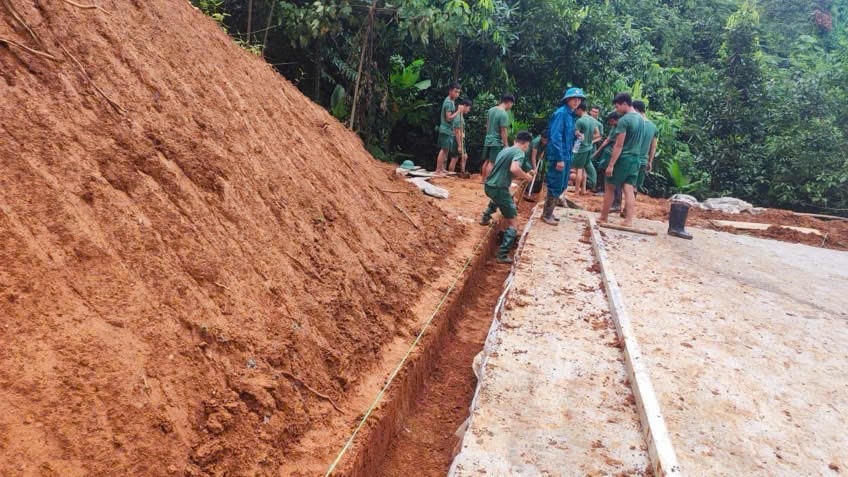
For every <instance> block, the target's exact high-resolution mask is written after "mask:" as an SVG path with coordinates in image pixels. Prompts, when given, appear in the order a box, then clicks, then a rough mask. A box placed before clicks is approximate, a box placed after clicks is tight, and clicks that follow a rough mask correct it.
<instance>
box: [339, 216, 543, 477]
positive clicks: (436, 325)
mask: <svg viewBox="0 0 848 477" xmlns="http://www.w3.org/2000/svg"><path fill="white" fill-rule="evenodd" d="M533 205H534V204H533V203H528V202H521V203H519V211H520V212H519V213H520V215H519V218H520V222H519V227H523V226H524V222H525V221H526V218H527V217H528V216H529V214H530V211H531V209H532V207H533ZM498 245H499V242H498V236H497V234H496V233H495V232H494V230H492V231H491V232H490V233H489V234H488V236H487V237H486V238H485V239H484V241H483V242H482V246H481V247H480V249H479V250H478V252H477V253H476V254H475V255H474V257H473V258H472V261H471V264H470V266H469V267H468V269H467V270H466V272H465V275H464V276H463V277H461V279H460V281H459V283H458V284H457V288H456V289H455V290H454V291H453V292H452V293H451V294H450V295H449V297H448V299H447V302H446V303H445V305H444V306H443V307H442V311H441V312H440V313H439V314H438V315H437V316H436V317H435V319H434V320H433V322H432V324H431V326H430V328H429V329H428V331H427V333H425V335H424V336H423V338H422V341H421V342H420V343H419V346H418V350H417V351H416V352H415V353H413V355H412V356H411V357H410V358H409V360H408V361H407V363H406V364H405V365H404V368H403V370H402V371H401V372H400V373H399V374H398V376H397V378H396V379H395V380H394V382H393V383H392V385H391V386H390V388H389V390H388V391H387V393H386V395H385V396H384V398H383V399H382V401H381V404H380V405H379V407H378V409H377V410H376V411H375V413H374V414H373V416H372V417H371V419H370V420H369V422H368V426H367V429H363V431H362V432H360V433H359V436H357V438H356V440H355V441H354V443H353V446H352V447H351V449H350V452H349V454H348V456H347V457H346V458H345V459H344V461H343V463H342V464H341V465H340V466H339V467H338V469H337V471H336V472H334V474H333V475H352V476H368V477H371V476H376V475H382V476H395V475H397V476H400V475H403V476H404V477H408V476H410V475H414V476H431V475H432V476H437V475H438V476H442V475H445V474H446V473H447V471H448V468H449V467H450V464H451V461H452V459H453V456H454V452H455V450H456V449H457V448H458V444H459V439H458V438H457V436H456V435H455V432H456V430H457V428H458V427H459V426H460V424H462V422H463V421H464V420H465V419H466V418H467V417H468V412H469V406H470V403H471V399H472V397H473V394H474V390H475V388H476V384H477V379H476V377H475V376H474V372H473V371H472V363H473V361H474V357H475V356H476V355H477V354H478V353H479V352H480V350H481V349H482V347H483V342H484V341H485V338H486V334H487V331H488V329H489V326H490V325H491V322H492V313H493V310H494V308H495V304H496V303H497V300H498V297H499V296H500V294H501V293H502V291H503V283H504V280H505V279H506V277H507V275H508V274H509V271H510V267H509V266H505V265H500V264H498V263H496V262H495V260H494V255H495V251H496V250H497V246H498Z"/></svg>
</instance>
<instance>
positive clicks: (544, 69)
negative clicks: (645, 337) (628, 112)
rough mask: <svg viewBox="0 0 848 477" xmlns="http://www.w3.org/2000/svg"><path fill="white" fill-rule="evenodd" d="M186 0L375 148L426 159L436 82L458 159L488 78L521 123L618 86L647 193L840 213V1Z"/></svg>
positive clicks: (845, 58)
mask: <svg viewBox="0 0 848 477" xmlns="http://www.w3.org/2000/svg"><path fill="white" fill-rule="evenodd" d="M192 1H193V3H194V4H195V6H197V7H198V8H200V9H201V10H203V11H204V12H205V13H207V14H208V15H209V16H211V17H212V18H213V19H214V20H215V21H217V22H218V23H219V24H220V25H221V27H222V28H224V29H225V30H226V31H227V32H228V33H229V34H230V35H231V36H232V37H233V38H234V39H235V40H236V41H237V42H239V43H240V44H241V45H242V46H243V47H244V48H246V49H248V50H249V51H251V52H252V53H253V54H256V55H260V56H263V57H264V58H265V59H266V60H267V61H268V62H269V63H270V64H271V65H273V66H274V67H275V68H277V70H278V71H279V72H280V73H281V74H282V75H284V76H285V77H286V78H288V79H289V80H290V81H292V82H293V83H294V84H296V85H297V86H298V88H300V89H301V90H302V91H303V92H304V93H305V94H307V95H308V96H309V97H311V98H312V100H314V101H315V102H317V103H319V104H321V105H323V106H324V107H326V108H327V109H328V110H329V111H331V112H332V114H333V115H334V116H335V117H337V118H338V119H339V120H341V121H344V122H345V123H346V124H348V125H349V126H350V127H352V128H353V129H354V130H355V131H356V132H357V133H358V134H359V135H360V136H361V137H362V139H363V141H364V142H365V144H366V146H367V148H368V149H369V151H370V152H371V153H372V154H373V155H374V156H375V157H376V158H377V159H380V160H383V161H393V162H401V161H403V160H405V159H412V160H414V161H415V162H416V164H419V165H422V166H425V167H430V168H431V167H432V163H433V161H434V158H435V156H436V152H437V150H436V145H435V138H436V126H437V124H438V114H439V107H440V105H441V101H442V99H443V98H444V96H445V94H446V87H447V85H448V84H450V83H451V82H453V81H458V82H459V83H461V85H462V95H461V96H462V97H467V98H470V99H472V100H473V101H474V106H473V109H472V112H471V113H470V114H469V115H468V116H467V118H466V123H467V135H468V151H469V155H470V160H471V164H472V165H473V166H477V165H478V164H479V156H480V151H481V150H482V140H483V135H484V129H485V112H486V110H487V109H488V108H489V107H491V106H493V105H495V104H496V103H497V100H498V98H499V97H500V96H501V94H503V93H505V92H509V93H512V94H514V95H515V96H516V97H517V103H516V105H515V107H514V109H513V116H514V117H513V122H512V133H513V134H514V133H515V132H517V131H519V130H521V129H529V130H530V131H531V132H533V133H534V134H538V133H540V132H541V131H542V130H543V129H544V128H545V126H546V124H547V121H548V118H549V116H550V114H551V113H552V112H553V110H554V109H555V108H556V107H557V106H558V100H559V98H561V96H562V93H563V91H564V90H565V89H566V88H567V87H569V86H572V85H574V86H580V87H582V88H584V89H585V90H586V92H587V94H588V95H589V101H588V103H589V104H590V105H598V106H600V107H601V110H602V112H603V114H606V113H607V112H609V111H611V110H612V104H611V99H612V97H613V95H614V93H616V92H618V91H628V92H631V93H632V94H633V95H634V97H635V98H640V99H643V100H645V101H646V102H647V103H648V110H649V113H648V115H649V117H650V118H651V119H652V120H653V121H654V122H655V123H656V124H657V126H658V128H659V131H660V139H659V148H658V152H657V156H656V161H655V167H654V171H653V173H652V174H650V176H649V178H648V180H647V182H646V188H647V192H648V193H649V194H651V195H653V196H668V195H670V194H673V193H677V192H684V193H688V194H692V195H695V196H697V197H699V198H704V197H707V196H711V197H714V196H720V195H732V196H735V197H739V198H742V199H745V200H748V201H751V202H753V203H754V204H756V205H760V206H770V207H782V208H789V209H795V210H814V211H827V212H828V213H836V214H840V215H845V214H846V213H848V130H846V119H848V115H846V107H845V106H844V102H845V98H846V96H848V94H846V93H848V30H846V22H848V0H838V1H831V0H760V1H752V0H699V1H695V0H665V1H663V0H643V1H639V2H630V1H613V0H608V1H585V0H515V1H510V0H477V1H475V0H469V1H466V0H396V1H393V2H386V1H384V0H375V1H373V2H370V1H366V0H313V1H310V0H303V1H288V0H192ZM314 160H316V161H327V166H328V167H332V158H323V157H316V158H314Z"/></svg>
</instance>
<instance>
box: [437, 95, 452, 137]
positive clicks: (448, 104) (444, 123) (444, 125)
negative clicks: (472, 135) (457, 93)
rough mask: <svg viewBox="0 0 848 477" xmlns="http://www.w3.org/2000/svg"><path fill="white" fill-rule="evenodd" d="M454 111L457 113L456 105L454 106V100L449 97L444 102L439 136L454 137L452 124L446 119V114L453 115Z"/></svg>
mask: <svg viewBox="0 0 848 477" xmlns="http://www.w3.org/2000/svg"><path fill="white" fill-rule="evenodd" d="M454 111H456V104H454V102H453V100H452V99H450V96H448V97H447V98H445V100H444V101H443V102H442V114H441V116H440V117H439V134H450V135H453V128H452V127H451V123H449V122H448V120H447V119H445V114H446V113H452V112H454Z"/></svg>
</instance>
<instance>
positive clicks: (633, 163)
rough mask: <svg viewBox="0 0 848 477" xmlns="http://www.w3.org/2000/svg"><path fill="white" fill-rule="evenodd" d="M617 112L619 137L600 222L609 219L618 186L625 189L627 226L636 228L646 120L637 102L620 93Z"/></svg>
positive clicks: (608, 168)
mask: <svg viewBox="0 0 848 477" xmlns="http://www.w3.org/2000/svg"><path fill="white" fill-rule="evenodd" d="M612 102H613V104H614V105H615V110H616V111H617V112H618V114H620V115H621V119H619V120H618V125H617V126H616V127H615V132H616V133H617V136H616V138H615V146H613V150H612V156H611V157H610V163H609V165H608V166H607V170H606V177H607V183H606V185H605V186H604V205H603V207H602V209H601V216H600V217H599V218H598V220H599V221H600V222H606V221H607V220H608V218H609V212H610V207H611V206H612V200H613V194H614V193H615V186H617V185H621V186H623V192H624V204H625V210H626V214H627V215H626V217H625V219H624V225H625V226H627V227H632V226H633V217H635V215H636V195H635V188H636V181H637V180H638V179H639V159H640V157H641V151H642V137H643V134H644V132H645V120H644V119H642V116H641V115H640V114H639V113H638V112H636V110H635V109H633V102H632V100H631V98H630V94H628V93H618V94H616V95H615V98H613V101H612Z"/></svg>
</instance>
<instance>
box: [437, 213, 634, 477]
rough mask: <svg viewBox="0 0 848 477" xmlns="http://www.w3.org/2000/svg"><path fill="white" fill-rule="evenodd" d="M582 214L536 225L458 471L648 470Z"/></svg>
mask: <svg viewBox="0 0 848 477" xmlns="http://www.w3.org/2000/svg"><path fill="white" fill-rule="evenodd" d="M584 227H585V219H584V218H583V217H582V216H571V217H563V219H562V223H561V225H560V226H559V227H551V226H548V225H545V224H543V223H541V222H536V223H535V225H534V226H533V228H532V229H531V231H530V233H529V235H528V238H527V241H526V244H525V247H524V250H523V252H522V258H521V261H520V263H519V265H518V267H517V271H516V275H515V280H514V283H513V289H512V293H511V295H510V298H509V300H508V301H507V304H506V307H505V311H504V314H503V316H502V320H501V323H500V326H499V328H498V329H497V334H496V335H495V336H496V338H494V339H493V340H491V341H490V342H488V343H487V348H486V349H485V350H484V354H485V355H486V359H487V360H486V365H485V367H484V370H483V377H482V379H481V381H480V383H479V394H478V397H477V401H476V405H475V409H474V410H473V413H472V419H471V422H470V427H469V429H468V430H467V432H466V433H465V435H464V438H463V441H462V447H461V450H460V453H459V454H458V455H457V457H456V459H455V460H454V462H453V466H452V467H451V475H454V476H480V475H490V476H561V475H569V476H570V475H574V476H578V475H579V476H585V475H596V476H601V475H643V474H644V472H645V469H646V468H647V467H648V457H647V452H646V450H645V449H646V446H645V442H644V440H643V439H642V436H641V431H640V424H639V417H638V414H637V412H636V408H635V406H634V404H633V396H632V394H631V390H630V386H629V384H628V382H627V378H626V375H625V368H624V363H623V356H622V351H621V349H620V348H619V347H618V339H617V336H616V332H615V329H614V327H613V325H612V323H611V321H610V316H609V312H608V305H607V302H606V297H605V295H604V291H603V287H602V284H601V277H600V275H599V274H598V272H597V271H596V270H597V269H596V268H595V267H593V264H594V258H593V256H592V251H591V246H590V245H589V244H588V243H584V242H581V241H580V239H581V235H582V233H583V230H584Z"/></svg>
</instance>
